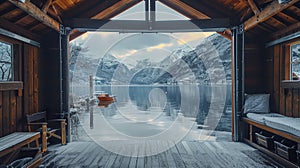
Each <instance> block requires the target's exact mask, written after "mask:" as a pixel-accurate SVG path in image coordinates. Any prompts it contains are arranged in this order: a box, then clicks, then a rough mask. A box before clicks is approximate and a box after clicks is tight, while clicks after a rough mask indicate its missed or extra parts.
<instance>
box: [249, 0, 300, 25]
mask: <svg viewBox="0 0 300 168" xmlns="http://www.w3.org/2000/svg"><path fill="white" fill-rule="evenodd" d="M298 1H299V0H291V1H290V2H288V3H287V4H279V3H278V1H273V2H272V3H271V4H270V5H269V6H267V7H266V8H265V9H263V10H262V11H261V12H260V13H259V14H258V15H255V16H253V17H251V18H250V19H248V20H247V21H245V23H244V28H245V31H247V30H250V29H251V28H253V27H255V26H256V25H258V24H259V23H262V22H264V21H266V20H268V19H270V18H271V17H273V16H274V15H276V14H277V13H279V12H280V11H282V10H284V9H286V8H288V7H290V6H292V5H293V4H295V3H296V2H298Z"/></svg>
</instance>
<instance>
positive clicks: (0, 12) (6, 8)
mask: <svg viewBox="0 0 300 168" xmlns="http://www.w3.org/2000/svg"><path fill="white" fill-rule="evenodd" d="M15 8H16V7H15V6H13V5H11V4H9V3H5V4H3V5H1V10H0V16H2V15H5V14H6V13H9V12H11V11H13V10H14V9H15Z"/></svg>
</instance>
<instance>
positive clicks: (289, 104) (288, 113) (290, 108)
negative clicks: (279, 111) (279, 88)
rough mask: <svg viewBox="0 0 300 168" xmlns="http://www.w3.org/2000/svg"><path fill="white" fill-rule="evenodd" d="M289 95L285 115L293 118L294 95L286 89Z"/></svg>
mask: <svg viewBox="0 0 300 168" xmlns="http://www.w3.org/2000/svg"><path fill="white" fill-rule="evenodd" d="M285 92H287V95H285V115H286V116H289V117H292V116H293V101H292V100H293V94H292V90H291V89H286V91H285Z"/></svg>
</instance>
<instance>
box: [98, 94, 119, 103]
mask: <svg viewBox="0 0 300 168" xmlns="http://www.w3.org/2000/svg"><path fill="white" fill-rule="evenodd" d="M97 98H98V100H99V101H100V102H103V101H114V100H115V99H114V97H113V96H109V94H107V93H102V94H99V95H98V96H97Z"/></svg>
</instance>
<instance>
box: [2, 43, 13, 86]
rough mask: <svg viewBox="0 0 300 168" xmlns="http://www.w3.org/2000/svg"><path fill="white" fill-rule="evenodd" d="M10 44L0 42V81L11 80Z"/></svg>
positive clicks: (11, 53)
mask: <svg viewBox="0 0 300 168" xmlns="http://www.w3.org/2000/svg"><path fill="white" fill-rule="evenodd" d="M12 51H13V47H12V44H9V43H5V42H2V41H0V81H11V80H13V52H12Z"/></svg>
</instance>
